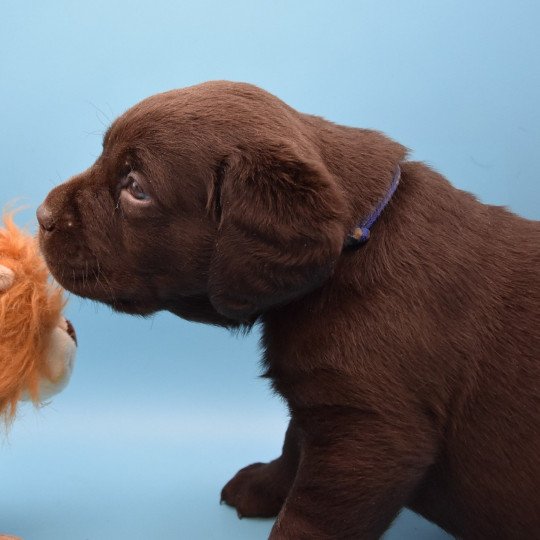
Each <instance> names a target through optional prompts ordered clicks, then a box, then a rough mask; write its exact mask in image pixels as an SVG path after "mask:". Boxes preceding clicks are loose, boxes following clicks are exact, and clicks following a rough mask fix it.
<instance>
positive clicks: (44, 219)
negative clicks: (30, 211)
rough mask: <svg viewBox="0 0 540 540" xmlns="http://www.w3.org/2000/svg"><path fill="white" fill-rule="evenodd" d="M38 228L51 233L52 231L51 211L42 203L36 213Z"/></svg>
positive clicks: (52, 219)
mask: <svg viewBox="0 0 540 540" xmlns="http://www.w3.org/2000/svg"><path fill="white" fill-rule="evenodd" d="M36 216H37V220H38V222H39V226H40V227H41V228H42V229H43V230H44V231H48V232H51V231H52V230H53V229H54V218H53V213H52V211H51V209H50V208H49V207H48V206H46V205H45V203H43V204H42V205H41V206H40V207H39V208H38V209H37V212H36Z"/></svg>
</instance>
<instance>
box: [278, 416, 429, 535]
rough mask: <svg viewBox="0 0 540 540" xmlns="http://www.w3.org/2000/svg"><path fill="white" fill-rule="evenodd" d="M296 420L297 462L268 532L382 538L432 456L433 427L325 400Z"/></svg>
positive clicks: (406, 500) (408, 497)
mask: <svg viewBox="0 0 540 540" xmlns="http://www.w3.org/2000/svg"><path fill="white" fill-rule="evenodd" d="M339 409H341V408H339ZM300 425H301V429H302V434H303V439H302V441H303V445H302V455H301V459H300V464H299V468H298V471H297V474H296V478H295V481H294V484H293V486H292V489H291V491H290V492H289V495H288V497H287V499H286V501H285V504H284V506H283V508H282V510H281V512H280V514H279V516H278V519H277V521H276V523H275V525H274V528H273V529H272V533H271V535H270V540H329V539H334V540H338V539H339V540H348V539H350V540H371V539H378V538H380V537H381V535H382V534H383V533H384V532H385V531H386V529H387V528H388V527H389V526H390V524H391V522H392V520H393V519H394V518H395V517H396V515H397V513H398V512H399V511H400V509H401V508H402V507H403V506H405V505H406V504H407V502H408V501H409V499H410V498H411V495H412V493H413V491H414V489H415V487H416V486H417V485H418V483H419V481H420V480H421V478H422V477H423V475H424V473H425V471H426V469H427V468H428V467H429V465H430V464H432V463H433V460H434V456H435V443H434V437H433V435H432V434H431V432H430V428H429V427H426V430H425V431H423V430H422V429H421V428H419V427H418V425H417V424H416V423H415V422H411V421H410V419H407V420H406V421H405V420H402V421H400V420H396V419H391V421H388V420H387V419H385V418H381V417H379V416H378V415H377V414H374V413H365V414H363V413H361V412H358V411H354V410H353V411H350V410H335V408H325V409H324V410H317V411H308V413H307V414H306V415H305V419H304V420H302V421H301V422H300Z"/></svg>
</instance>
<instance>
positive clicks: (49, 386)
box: [24, 317, 77, 400]
mask: <svg viewBox="0 0 540 540" xmlns="http://www.w3.org/2000/svg"><path fill="white" fill-rule="evenodd" d="M76 352H77V341H76V337H75V331H74V330H73V326H72V325H71V323H70V322H69V321H68V320H67V319H65V318H64V317H61V318H60V321H59V322H58V326H56V328H55V329H54V330H53V331H52V335H51V343H50V346H49V350H48V352H47V356H46V359H45V362H46V364H47V366H48V376H47V377H41V379H40V380H39V398H40V399H41V400H44V399H49V398H50V397H52V396H54V395H55V394H58V392H61V391H62V390H63V389H64V388H65V387H66V385H67V383H68V382H69V378H70V377H71V372H72V371H73V364H74V362H75V353H76ZM28 397H29V396H24V398H27V399H28Z"/></svg>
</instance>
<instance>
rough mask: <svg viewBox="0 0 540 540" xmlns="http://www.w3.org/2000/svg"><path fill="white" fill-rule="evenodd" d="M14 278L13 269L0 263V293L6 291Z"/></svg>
mask: <svg viewBox="0 0 540 540" xmlns="http://www.w3.org/2000/svg"><path fill="white" fill-rule="evenodd" d="M14 280H15V274H14V273H13V270H11V269H10V268H8V267H7V266H4V265H3V264H0V293H3V292H4V291H7V290H8V289H9V288H10V287H11V286H12V285H13V281H14Z"/></svg>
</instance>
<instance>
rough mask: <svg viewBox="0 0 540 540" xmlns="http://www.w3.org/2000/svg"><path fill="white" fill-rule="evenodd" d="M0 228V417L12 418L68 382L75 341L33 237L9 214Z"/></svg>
mask: <svg viewBox="0 0 540 540" xmlns="http://www.w3.org/2000/svg"><path fill="white" fill-rule="evenodd" d="M3 222H4V227H3V228H2V227H0V418H3V419H4V420H5V421H10V420H12V419H13V417H14V415H15V412H16V408H17V402H18V401H19V400H21V399H30V400H32V401H33V402H34V403H35V404H37V403H40V402H42V401H43V400H45V399H47V398H49V397H50V396H52V395H54V394H56V393H57V392H59V391H60V390H62V389H63V388H64V386H65V385H66V384H67V382H68V380H69V377H70V375H71V370H72V368H73V362H74V359H75V352H76V348H77V346H76V338H75V332H74V330H73V327H72V326H71V324H70V323H69V321H67V320H66V319H65V318H64V317H63V316H62V309H63V307H64V300H63V295H62V290H61V289H60V288H59V287H58V286H52V285H51V284H50V283H49V273H48V271H47V268H46V266H45V263H44V261H43V259H42V258H41V256H40V253H39V248H38V246H37V243H36V241H35V239H34V238H32V237H31V236H29V235H26V234H24V233H23V232H22V231H21V230H20V229H19V228H18V227H17V226H16V225H15V224H14V223H13V217H12V215H11V214H9V215H7V216H6V217H4V220H3Z"/></svg>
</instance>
